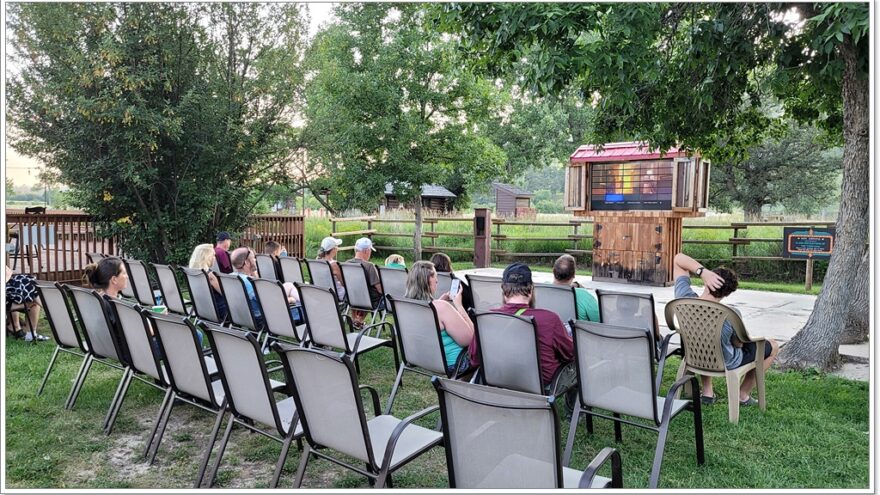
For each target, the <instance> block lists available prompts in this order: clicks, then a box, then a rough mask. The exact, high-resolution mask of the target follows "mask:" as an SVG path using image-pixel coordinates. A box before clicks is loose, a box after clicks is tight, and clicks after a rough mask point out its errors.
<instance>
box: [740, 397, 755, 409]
mask: <svg viewBox="0 0 880 495" xmlns="http://www.w3.org/2000/svg"><path fill="white" fill-rule="evenodd" d="M757 403H758V401H756V400H755V398H754V397H749V398H748V399H746V400H741V401H739V405H740V407H744V406H754V405H756V404H757Z"/></svg>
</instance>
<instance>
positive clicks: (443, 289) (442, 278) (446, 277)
mask: <svg viewBox="0 0 880 495" xmlns="http://www.w3.org/2000/svg"><path fill="white" fill-rule="evenodd" d="M454 278H455V275H453V274H451V273H449V272H437V290H435V291H434V299H440V296H442V295H443V294H446V293H447V292H449V288H450V287H452V279H454ZM383 287H384V285H383Z"/></svg>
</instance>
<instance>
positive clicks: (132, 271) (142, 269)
mask: <svg viewBox="0 0 880 495" xmlns="http://www.w3.org/2000/svg"><path fill="white" fill-rule="evenodd" d="M122 262H123V263H124V264H125V269H126V270H128V282H129V285H130V286H131V289H132V292H133V293H134V299H135V300H136V301H137V302H138V303H139V304H141V305H142V306H155V305H156V294H155V293H154V292H153V286H152V284H151V283H150V274H149V270H148V268H147V264H146V263H144V262H142V261H138V260H133V259H123V260H122Z"/></svg>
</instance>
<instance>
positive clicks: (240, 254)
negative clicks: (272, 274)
mask: <svg viewBox="0 0 880 495" xmlns="http://www.w3.org/2000/svg"><path fill="white" fill-rule="evenodd" d="M230 258H231V259H232V268H233V270H235V271H234V272H233V273H234V274H235V275H238V277H239V278H241V280H242V281H243V282H244V289H245V292H246V293H247V298H248V304H249V305H250V307H251V314H252V315H253V316H254V323H255V324H256V325H257V327H262V326H264V325H265V319H264V318H263V312H262V311H260V304H259V303H258V302H257V295H256V293H255V292H254V284H252V283H251V280H250V279H251V277H255V276H256V274H257V258H256V255H255V254H254V252H253V250H251V249H250V248H246V247H240V248H238V249H236V250H235V251H233V252H232V255H231V256H230ZM283 285H284V293H285V296H287V303H288V304H298V303H299V296H298V294H297V292H296V290H294V287H293V284H287V283H285V284H283ZM289 309H290V316H291V317H292V318H293V321H294V323H296V324H297V325H299V324H301V323H303V318H302V313H301V311H300V307H299V306H298V305H297V306H291V307H290V308H289Z"/></svg>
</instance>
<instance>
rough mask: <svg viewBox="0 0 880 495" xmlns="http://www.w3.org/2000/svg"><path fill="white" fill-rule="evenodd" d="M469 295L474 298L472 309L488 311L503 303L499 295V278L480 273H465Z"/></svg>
mask: <svg viewBox="0 0 880 495" xmlns="http://www.w3.org/2000/svg"><path fill="white" fill-rule="evenodd" d="M465 277H467V281H468V287H470V288H471V295H472V296H473V298H474V311H489V310H490V309H494V308H500V307H501V306H502V304H503V300H502V296H501V279H500V278H496V277H484V276H481V275H471V274H467V275H465Z"/></svg>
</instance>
